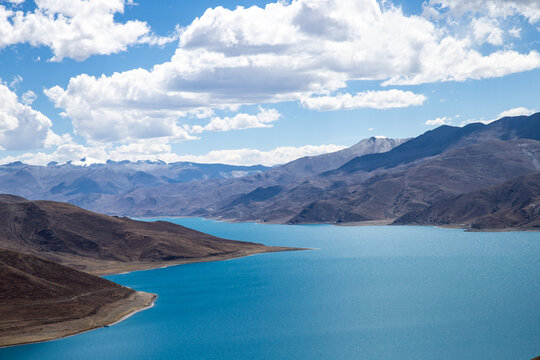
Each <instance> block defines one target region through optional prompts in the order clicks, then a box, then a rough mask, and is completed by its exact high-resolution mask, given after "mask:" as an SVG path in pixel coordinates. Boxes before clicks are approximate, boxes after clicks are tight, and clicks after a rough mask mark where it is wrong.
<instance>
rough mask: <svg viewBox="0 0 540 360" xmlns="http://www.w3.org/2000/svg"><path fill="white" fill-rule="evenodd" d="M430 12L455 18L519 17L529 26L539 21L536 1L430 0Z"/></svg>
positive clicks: (538, 4)
mask: <svg viewBox="0 0 540 360" xmlns="http://www.w3.org/2000/svg"><path fill="white" fill-rule="evenodd" d="M429 6H430V8H431V10H434V11H436V12H439V11H450V12H452V13H453V14H454V15H456V16H462V15H464V14H485V15H487V16H489V17H491V18H506V17H509V16H512V15H520V16H523V17H524V18H526V19H527V20H528V21H529V22H530V23H531V24H534V23H536V22H538V21H539V20H540V2H538V0H489V1H486V0H430V1H429Z"/></svg>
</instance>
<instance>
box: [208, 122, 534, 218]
mask: <svg viewBox="0 0 540 360" xmlns="http://www.w3.org/2000/svg"><path fill="white" fill-rule="evenodd" d="M539 124H540V113H539V114H534V115H532V116H529V117H527V116H521V117H512V118H503V119H501V120H498V121H495V122H493V123H491V124H489V125H484V124H470V125H468V126H465V127H463V128H459V127H449V126H442V127H439V128H437V129H435V130H432V131H428V132H426V133H425V134H423V135H420V136H418V137H417V138H414V139H411V140H409V141H407V142H405V143H404V144H402V145H400V146H397V147H395V148H393V149H392V150H390V151H388V152H384V153H377V154H368V155H363V156H358V157H356V158H354V159H352V160H351V161H349V162H347V163H346V164H344V165H343V166H341V167H339V168H337V169H335V170H331V171H327V172H323V173H320V174H317V175H314V176H311V177H307V178H304V179H302V180H301V181H298V182H294V183H289V184H287V186H283V187H281V188H280V189H277V188H274V189H273V190H274V191H273V194H272V196H267V197H266V198H265V199H263V200H258V201H253V200H252V199H249V197H248V198H246V201H244V205H243V206H239V205H238V203H240V202H242V198H236V199H234V198H233V199H230V202H229V203H230V204H233V205H234V206H220V207H219V208H217V209H213V210H212V211H211V213H210V216H214V217H219V218H225V219H236V220H251V221H253V220H255V221H263V222H264V221H270V222H286V223H293V224H298V223H321V222H323V223H340V222H354V221H369V220H385V219H386V220H393V219H395V218H397V217H399V216H401V215H404V214H405V213H407V212H410V211H413V210H420V209H424V208H426V207H428V206H430V205H432V204H433V203H434V202H436V201H439V200H442V199H444V198H448V197H453V196H457V195H459V194H462V193H465V192H470V191H475V190H479V189H481V188H484V187H487V186H492V185H497V184H500V183H502V182H504V181H507V180H510V179H512V178H514V177H516V176H520V175H525V174H529V173H533V172H536V171H539V170H540V161H539V159H540V142H539V141H538V140H539V139H540V126H539ZM260 190H261V189H255V190H254V191H256V192H258V191H260ZM278 190H279V191H278ZM242 196H245V195H242Z"/></svg>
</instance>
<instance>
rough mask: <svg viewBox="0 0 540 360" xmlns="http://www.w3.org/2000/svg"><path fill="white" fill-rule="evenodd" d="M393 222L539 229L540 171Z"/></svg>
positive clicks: (482, 228) (446, 201)
mask: <svg viewBox="0 0 540 360" xmlns="http://www.w3.org/2000/svg"><path fill="white" fill-rule="evenodd" d="M394 224H399V225H404V224H405V225H407V224H416V225H448V226H459V227H466V228H468V229H471V230H485V229H489V230H497V229H520V230H540V173H534V174H530V175H525V176H522V177H519V178H517V179H513V180H510V181H507V182H505V183H503V184H501V185H497V186H492V187H488V188H485V189H482V190H478V191H474V192H470V193H467V194H462V195H459V196H457V197H454V198H451V199H448V200H443V201H440V202H437V203H435V204H434V205H432V206H430V207H428V208H427V209H425V210H423V211H421V212H410V213H407V214H405V215H403V216H402V217H400V218H399V219H397V220H396V221H395V222H394Z"/></svg>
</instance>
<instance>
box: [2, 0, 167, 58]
mask: <svg viewBox="0 0 540 360" xmlns="http://www.w3.org/2000/svg"><path fill="white" fill-rule="evenodd" d="M11 2H12V3H21V2H22V1H11ZM35 3H36V9H35V10H34V11H32V12H30V11H29V12H26V13H25V12H23V11H20V10H16V9H12V8H10V7H8V6H4V5H0V49H1V48H3V47H6V46H10V45H14V44H20V43H28V44H30V45H32V46H47V47H49V48H50V49H51V51H52V52H53V54H54V56H53V57H52V58H51V60H52V61H60V60H62V59H63V58H65V57H69V58H72V59H76V60H85V59H86V58H88V57H89V56H92V55H97V54H99V55H108V54H114V53H118V52H120V51H125V50H126V49H127V47H128V46H130V45H134V44H141V43H147V44H151V45H163V44H165V43H167V42H171V41H174V40H175V39H177V36H176V35H173V36H170V37H159V36H156V35H153V34H152V33H151V31H150V27H149V26H148V24H147V23H145V22H142V21H137V20H130V21H127V22H125V23H120V22H116V21H115V19H114V17H115V15H116V14H122V13H123V12H124V8H125V5H126V4H132V2H131V1H124V0H108V1H102V0H35Z"/></svg>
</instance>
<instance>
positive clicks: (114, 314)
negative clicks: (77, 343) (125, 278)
mask: <svg viewBox="0 0 540 360" xmlns="http://www.w3.org/2000/svg"><path fill="white" fill-rule="evenodd" d="M156 298H157V295H155V294H150V293H145V292H141V291H136V292H134V293H132V294H131V295H130V296H129V297H127V298H126V299H122V300H120V301H116V302H113V303H108V304H105V305H103V306H101V307H99V308H98V309H97V310H96V312H95V314H93V315H90V316H86V317H84V318H81V319H73V320H69V321H62V322H58V323H52V324H45V325H39V326H33V327H28V328H24V329H19V330H18V331H16V332H13V333H10V334H2V335H1V336H0V347H6V346H15V345H23V344H29V343H36V342H43V341H49V340H55V339H61V338H65V337H68V336H72V335H76V334H80V333H83V332H87V331H89V330H93V329H97V328H101V327H104V326H108V325H112V324H115V323H117V322H119V321H122V320H124V319H127V318H128V317H129V316H131V315H133V314H135V313H137V312H139V311H142V310H146V309H148V308H150V307H152V306H153V304H154V301H155V300H156Z"/></svg>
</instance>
